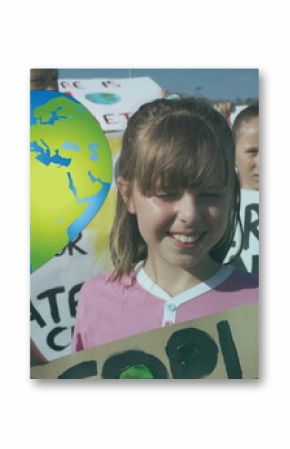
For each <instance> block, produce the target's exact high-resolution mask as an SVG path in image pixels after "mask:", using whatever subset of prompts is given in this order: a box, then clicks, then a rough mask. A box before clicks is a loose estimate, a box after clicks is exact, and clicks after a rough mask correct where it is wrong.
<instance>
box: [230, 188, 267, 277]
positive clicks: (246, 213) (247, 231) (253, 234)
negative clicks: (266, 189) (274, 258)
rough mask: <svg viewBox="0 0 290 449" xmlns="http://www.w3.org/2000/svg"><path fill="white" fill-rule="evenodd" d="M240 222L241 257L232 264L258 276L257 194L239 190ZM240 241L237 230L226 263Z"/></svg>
mask: <svg viewBox="0 0 290 449" xmlns="http://www.w3.org/2000/svg"><path fill="white" fill-rule="evenodd" d="M240 214H241V221H242V226H243V229H244V242H243V249H242V252H241V255H240V257H239V259H238V260H237V261H235V262H234V263H233V265H235V266H236V267H237V268H240V269H242V270H244V271H248V272H250V273H253V274H256V275H258V273H259V192H257V191H255V190H245V189H241V209H240ZM240 241H241V234H240V232H239V229H237V231H236V235H235V239H234V244H233V246H232V248H230V250H229V252H228V254H227V258H226V262H228V261H229V260H230V259H231V257H232V256H233V255H234V254H236V250H237V248H238V247H239V244H240Z"/></svg>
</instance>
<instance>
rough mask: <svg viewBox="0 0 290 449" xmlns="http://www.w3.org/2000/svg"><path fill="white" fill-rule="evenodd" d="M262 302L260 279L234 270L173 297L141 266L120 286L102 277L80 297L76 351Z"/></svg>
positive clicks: (89, 284)
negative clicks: (259, 287) (259, 294)
mask: <svg viewBox="0 0 290 449" xmlns="http://www.w3.org/2000/svg"><path fill="white" fill-rule="evenodd" d="M257 300H258V279H257V278H256V277H255V276H252V275H250V274H248V273H244V272H241V271H238V270H235V269H234V268H233V267H230V266H222V267H221V268H220V270H219V271H218V272H217V273H216V274H215V275H214V276H213V277H211V278H210V279H208V280H207V281H206V282H201V283H200V284H198V285H196V286H194V287H192V288H190V289H188V290H186V291H184V292H182V293H180V294H178V295H176V296H174V297H172V296H170V295H169V294H168V293H166V292H165V291H164V290H162V289H161V288H160V287H159V286H158V285H157V284H155V283H154V282H153V281H152V280H151V279H150V278H149V277H148V276H147V274H146V273H145V271H144V270H143V268H142V265H140V264H138V266H137V268H136V270H135V271H134V272H132V273H131V274H130V275H129V276H123V277H122V278H121V280H118V281H112V280H111V279H110V273H109V274H108V273H103V274H98V275H96V276H95V277H93V278H91V279H89V280H88V281H87V282H86V283H85V284H84V286H83V288H82V290H81V292H80V299H79V304H78V309H77V317H76V325H75V332H74V337H73V343H72V349H73V351H81V350H83V349H89V348H92V347H94V346H98V345H102V344H105V343H109V342H112V341H115V340H121V339H123V338H127V337H130V336H132V335H136V334H140V333H143V332H149V331H151V330H153V329H158V328H160V327H163V326H166V325H170V324H175V323H180V322H183V321H188V320H193V319H197V318H201V317H204V316H207V315H212V314H215V313H219V312H222V311H223V310H226V309H231V308H234V307H238V306H241V305H245V304H250V303H254V302H256V301H257Z"/></svg>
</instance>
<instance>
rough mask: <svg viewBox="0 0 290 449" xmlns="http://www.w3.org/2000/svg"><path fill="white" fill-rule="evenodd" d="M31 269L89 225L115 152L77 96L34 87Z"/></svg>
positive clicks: (101, 198)
mask: <svg viewBox="0 0 290 449" xmlns="http://www.w3.org/2000/svg"><path fill="white" fill-rule="evenodd" d="M30 124H31V128H30V168H31V175H30V182H31V184H30V194H31V241H30V248H31V271H35V270H36V269H37V268H39V267H40V266H42V265H43V264H44V263H46V262H47V261H48V260H49V259H50V258H51V257H53V256H54V255H55V254H56V253H57V252H58V251H60V250H61V249H62V248H64V247H65V246H66V245H67V244H68V243H69V242H70V241H72V240H74V239H75V238H76V237H77V235H78V234H79V233H80V232H81V231H82V230H83V229H84V228H85V227H86V226H87V224H88V223H89V222H90V221H91V220H92V219H93V218H94V216H95V215H96V214H97V213H98V211H99V209H100V207H101V206H102V204H103V202H104V201H105V199H106V196H107V194H108V192H109V189H110V184H111V181H112V158H111V152H110V147H109V144H108V141H107V139H106V136H105V135H104V133H103V131H102V130H101V127H100V125H99V123H98V122H97V120H96V119H95V118H94V117H93V115H92V114H91V113H90V112H89V111H88V110H87V109H86V108H85V107H84V106H83V105H81V104H80V103H79V102H78V101H77V100H75V99H74V98H72V97H69V96H67V95H64V94H60V93H59V92H52V91H32V92H31V114H30Z"/></svg>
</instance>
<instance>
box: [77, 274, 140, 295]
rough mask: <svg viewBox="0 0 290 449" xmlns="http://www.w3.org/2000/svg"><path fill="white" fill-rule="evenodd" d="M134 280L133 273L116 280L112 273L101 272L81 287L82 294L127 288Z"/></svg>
mask: <svg viewBox="0 0 290 449" xmlns="http://www.w3.org/2000/svg"><path fill="white" fill-rule="evenodd" d="M134 279H135V273H134V272H132V273H129V274H127V275H123V276H122V277H121V278H120V279H116V277H115V276H114V272H101V273H98V274H96V275H94V276H92V277H91V278H89V279H88V280H87V281H86V282H85V283H84V285H83V287H82V292H83V293H84V292H90V291H92V290H93V291H95V290H96V289H97V288H98V289H99V288H105V289H110V288H119V287H124V286H129V285H131V284H132V281H134Z"/></svg>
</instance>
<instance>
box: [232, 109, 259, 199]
mask: <svg viewBox="0 0 290 449" xmlns="http://www.w3.org/2000/svg"><path fill="white" fill-rule="evenodd" d="M236 163H237V167H238V169H239V172H240V180H241V186H242V188H243V189H250V190H259V119H258V118H253V119H252V120H250V121H249V122H247V123H245V124H243V125H242V126H241V128H240V129H239V131H238V135H237V141H236Z"/></svg>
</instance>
